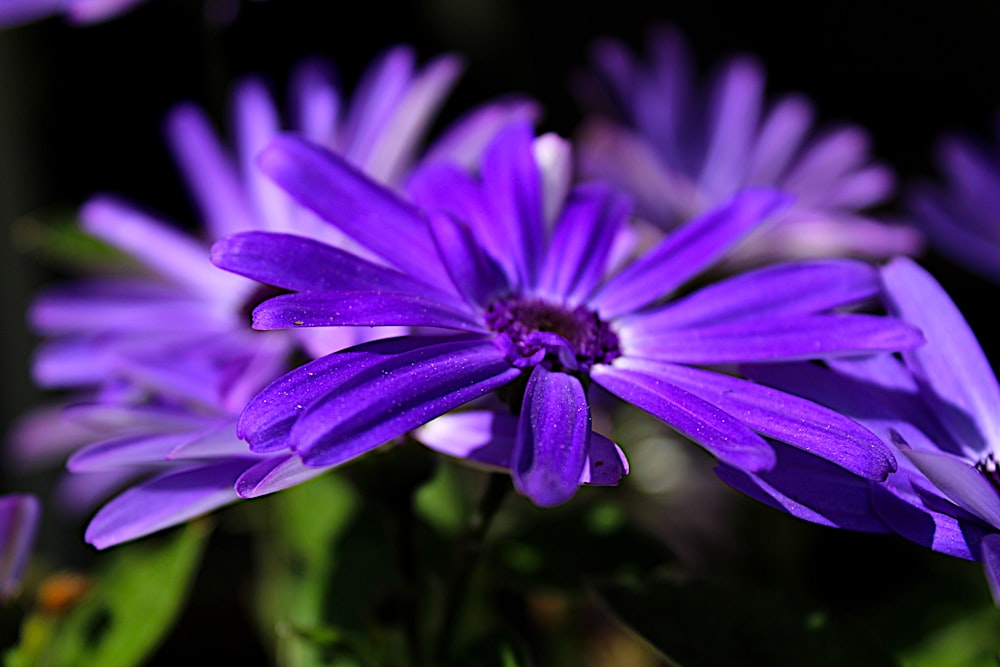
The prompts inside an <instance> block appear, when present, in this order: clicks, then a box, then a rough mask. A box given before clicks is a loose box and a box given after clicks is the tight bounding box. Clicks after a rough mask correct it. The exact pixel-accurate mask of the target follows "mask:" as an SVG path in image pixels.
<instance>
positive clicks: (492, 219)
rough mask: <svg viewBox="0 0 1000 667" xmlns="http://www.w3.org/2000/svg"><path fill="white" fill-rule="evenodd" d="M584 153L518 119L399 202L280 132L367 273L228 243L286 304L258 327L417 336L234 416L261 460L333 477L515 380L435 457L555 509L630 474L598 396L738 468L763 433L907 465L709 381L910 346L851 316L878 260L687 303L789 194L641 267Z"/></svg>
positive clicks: (728, 218) (862, 466)
mask: <svg viewBox="0 0 1000 667" xmlns="http://www.w3.org/2000/svg"><path fill="white" fill-rule="evenodd" d="M571 159H572V158H571V154H570V150H569V148H568V145H567V144H564V143H562V142H561V140H558V139H557V138H555V137H552V136H550V135H546V136H543V137H541V138H538V139H537V140H536V139H535V136H534V132H533V130H532V127H531V125H530V124H529V123H527V122H514V123H511V124H510V125H509V126H508V127H506V128H505V129H504V130H502V131H501V132H500V133H499V134H498V135H497V137H496V138H495V139H494V141H493V142H492V143H491V144H490V146H489V147H488V148H487V149H486V152H485V153H484V155H483V159H482V163H481V166H480V169H479V171H478V174H473V173H470V171H469V170H467V169H463V168H461V167H460V166H457V165H452V164H448V163H446V162H439V163H435V164H432V165H429V166H427V167H426V168H422V169H420V170H418V172H417V173H415V175H414V177H413V179H412V180H411V183H410V187H409V194H410V197H411V199H412V203H410V202H407V201H405V200H404V199H402V198H401V197H399V196H397V195H396V194H395V193H393V192H392V191H390V190H388V189H386V188H384V187H382V186H380V185H379V184H377V183H376V182H374V181H372V180H371V179H369V178H367V177H366V176H365V175H364V174H362V173H360V172H359V171H358V170H356V169H354V168H353V167H352V166H351V165H350V164H348V163H347V162H346V161H344V160H343V159H341V158H339V157H338V156H336V155H334V154H332V153H330V152H328V151H326V150H324V149H323V148H322V147H320V146H317V145H314V144H311V143H310V142H308V141H305V140H303V139H301V138H298V137H293V136H283V137H280V138H278V139H276V140H275V141H273V142H272V143H271V144H270V145H269V146H268V148H267V149H265V151H264V152H263V153H262V155H261V167H262V169H263V170H264V172H265V173H267V174H268V175H269V176H271V177H272V178H273V179H274V180H275V181H276V182H277V183H278V184H279V185H280V186H282V187H283V188H284V189H285V190H286V191H287V192H288V193H289V194H291V195H292V196H293V197H294V198H295V199H297V200H298V201H299V202H300V203H301V204H302V205H304V206H305V207H307V208H310V209H312V210H313V211H314V212H315V213H316V214H317V215H318V216H319V217H320V218H322V219H324V220H326V221H327V222H329V223H331V224H332V225H334V226H336V227H338V228H339V229H340V230H341V231H342V232H343V233H344V234H346V235H347V236H349V237H350V238H351V239H352V240H353V241H354V242H355V243H357V244H358V245H359V246H361V247H363V248H364V249H365V250H366V251H367V253H368V254H369V256H371V257H373V258H374V260H375V261H368V260H366V259H364V258H361V257H358V256H356V255H354V254H352V253H349V252H345V251H343V250H340V249H338V248H335V247H332V246H329V245H325V244H323V243H322V242H319V241H316V240H312V239H306V238H302V237H297V236H292V235H280V234H270V233H264V232H251V233H244V234H237V235H234V236H232V237H229V238H226V239H223V240H222V241H219V242H217V243H216V244H215V246H214V248H213V261H214V262H215V263H216V264H217V265H218V266H221V267H223V268H225V269H228V270H230V271H233V272H235V273H239V274H241V275H244V276H247V277H250V278H254V279H256V280H259V281H260V282H262V283H264V284H267V285H270V286H273V287H276V288H279V289H281V290H287V291H288V292H290V293H289V294H284V295H281V296H277V297H274V298H272V299H270V300H267V301H265V302H263V303H262V304H260V305H259V306H258V307H257V308H256V309H255V311H254V326H255V328H257V329H275V328H293V329H295V328H303V327H326V326H375V327H381V326H407V327H412V328H413V332H412V333H411V334H409V335H404V336H401V337H394V338H389V339H384V340H377V341H373V342H370V343H367V344H364V345H361V346H356V347H352V348H349V349H346V350H343V351H340V352H337V353H334V354H330V355H327V356H325V357H321V358H319V359H317V360H315V361H312V362H310V363H308V364H305V365H303V366H301V367H300V368H298V369H296V370H294V371H292V372H290V373H288V374H286V375H285V376H283V377H282V378H280V379H278V380H276V381H275V382H274V383H272V384H271V385H269V386H268V387H267V388H265V389H264V390H263V391H262V392H261V393H260V394H258V395H257V396H256V397H255V398H254V399H252V400H251V402H250V404H249V405H248V406H247V408H246V409H245V410H244V412H243V414H242V415H241V417H240V424H239V432H240V435H241V437H243V438H245V439H246V440H247V441H248V442H249V444H250V448H251V449H252V450H253V451H256V452H259V453H273V452H283V451H284V452H293V453H294V454H295V455H296V456H297V457H299V458H300V459H301V460H302V462H303V463H304V464H305V465H306V466H329V465H335V464H340V463H343V462H345V461H348V460H350V459H352V458H354V457H357V456H359V455H361V454H363V453H365V452H367V451H370V450H372V449H373V448H375V447H377V446H379V445H381V444H383V443H385V442H387V441H390V440H392V439H393V438H396V437H398V436H400V435H402V434H404V433H405V432H407V431H410V430H412V429H415V428H417V427H420V426H421V425H424V424H426V423H427V422H429V421H431V420H432V419H435V418H438V417H440V416H442V415H445V414H446V413H449V411H451V410H453V409H455V408H459V407H461V406H464V405H466V404H468V403H470V402H473V401H478V400H479V399H484V400H486V399H487V398H488V397H489V396H490V395H491V394H493V393H494V392H497V390H501V389H502V388H506V389H507V396H508V398H507V400H508V402H509V405H508V406H507V410H506V416H504V417H500V418H498V417H497V416H496V414H497V412H496V411H490V412H482V411H478V410H473V411H471V414H470V412H458V413H455V415H454V418H455V419H458V420H459V421H460V423H459V424H458V425H457V426H456V427H455V428H457V429H462V431H461V432H462V433H463V434H465V435H466V436H469V437H470V439H471V440H473V441H475V442H477V443H480V444H479V446H477V447H469V446H463V445H462V444H461V440H462V438H455V437H452V436H449V433H452V434H453V433H454V431H452V430H451V429H450V428H449V427H448V425H447V424H444V425H441V424H440V423H438V425H439V427H437V428H434V429H430V431H431V433H432V436H431V437H430V440H432V441H429V442H427V444H429V445H430V446H432V447H435V448H439V449H442V450H444V451H449V448H451V447H455V448H457V449H461V455H462V456H464V457H466V458H469V459H471V460H474V461H475V460H477V459H478V460H480V461H481V462H483V463H487V464H495V465H501V466H504V465H506V466H507V467H509V469H510V472H511V475H512V478H513V482H514V485H515V488H516V489H517V490H518V491H519V492H520V493H522V494H523V495H525V496H527V497H529V498H530V499H531V500H532V501H533V502H535V503H536V504H539V505H543V506H550V505H556V504H559V503H561V502H565V501H566V500H568V499H569V498H570V497H572V495H573V494H574V493H575V492H576V490H577V488H578V487H579V485H580V483H581V482H584V481H587V480H591V481H595V482H596V483H609V482H613V481H615V478H616V477H617V476H620V475H621V474H623V473H624V472H625V470H626V464H625V463H624V460H623V459H622V457H621V455H620V452H619V451H618V450H617V448H616V447H614V446H613V445H612V444H611V443H610V441H608V440H607V439H606V438H604V437H603V436H601V435H599V434H595V433H593V432H592V429H591V415H590V406H589V401H588V392H589V391H591V385H596V386H597V387H600V388H601V389H602V390H604V391H606V392H608V393H610V394H612V395H614V396H617V397H619V398H620V399H622V400H624V401H626V402H629V403H632V404H634V405H637V406H638V407H640V408H642V409H644V410H646V411H648V412H650V413H651V414H653V415H655V416H657V417H659V418H661V419H662V420H664V421H665V422H666V423H667V424H669V425H670V426H671V427H673V428H674V429H676V430H677V431H678V432H680V433H682V434H684V435H685V436H687V437H689V438H690V439H692V440H694V441H695V442H697V443H699V444H700V445H702V446H703V447H705V448H706V449H707V450H708V451H710V452H711V453H712V454H713V455H714V456H716V457H717V458H718V460H719V461H721V462H725V463H727V464H729V465H732V466H734V467H736V468H737V469H741V470H749V471H762V470H767V469H770V468H771V467H773V465H774V463H775V454H774V450H773V449H772V447H771V445H770V444H769V442H768V441H767V440H766V439H765V438H768V439H776V440H780V441H783V442H787V443H789V444H790V445H792V446H793V447H796V448H801V449H803V450H805V451H809V452H813V453H815V454H817V455H819V456H821V457H824V458H826V459H829V460H831V461H834V462H835V463H836V464H838V465H841V466H844V467H845V468H846V469H849V470H851V471H853V472H855V473H857V474H860V475H863V476H864V477H866V478H871V479H883V478H884V477H885V475H886V474H888V472H889V471H890V470H892V469H893V468H894V466H895V463H894V460H893V458H892V456H891V454H890V453H889V451H888V448H887V447H886V446H885V445H884V444H882V443H881V442H880V441H879V440H878V439H877V438H876V437H874V436H873V435H872V434H871V433H869V432H868V431H867V430H865V429H863V428H861V427H859V426H857V425H856V424H855V423H854V422H852V421H850V420H848V419H846V418H843V417H841V416H839V415H837V414H836V413H834V412H832V411H830V410H827V409H825V408H822V407H820V406H818V405H816V404H814V403H812V402H809V401H805V400H802V399H798V398H796V397H794V396H791V395H789V394H786V393H783V392H779V391H776V390H773V389H770V388H768V387H766V386H763V385H760V384H755V383H752V382H749V381H746V380H743V379H740V378H737V377H733V376H731V375H729V374H725V373H721V372H716V371H715V370H712V369H710V368H706V367H717V366H720V365H726V364H733V363H739V362H777V361H789V360H799V359H823V358H831V357H838V356H845V355H857V354H859V353H865V352H874V351H880V350H881V351H891V350H900V349H907V348H911V347H914V346H917V345H919V344H920V343H921V342H922V337H921V335H920V333H919V332H918V331H917V330H916V329H914V328H913V327H911V326H909V325H907V324H905V323H903V322H900V321H899V320H896V319H893V318H887V317H881V316H875V315H865V314H851V313H848V312H844V309H845V308H846V307H848V306H851V305H853V304H857V303H860V302H865V301H867V300H870V299H872V298H873V297H875V296H877V294H878V291H879V281H878V276H877V271H876V270H875V269H874V268H873V267H871V266H869V265H868V264H865V263H862V262H859V261H853V260H823V261H812V262H791V263H785V264H777V265H773V266H771V267H767V268H764V269H760V270H756V271H752V272H747V273H744V274H741V275H738V276H736V277H733V278H730V279H728V280H726V281H723V282H720V283H717V284H713V285H709V286H707V287H704V288H702V289H700V290H697V291H694V292H691V293H689V294H686V295H685V296H683V297H680V298H676V295H677V292H678V291H679V288H681V287H682V286H684V285H685V284H686V283H688V282H689V280H690V279H692V278H694V277H695V276H697V275H698V274H699V273H701V272H702V271H704V270H705V269H707V268H708V267H710V266H711V265H712V264H714V263H715V262H717V261H718V260H719V259H720V258H721V257H722V256H723V255H724V254H725V253H726V252H727V251H728V250H730V249H731V248H732V247H733V246H735V245H736V244H737V243H738V242H739V241H740V240H741V239H743V238H745V237H746V235H747V234H749V233H751V232H752V231H753V230H754V229H755V228H757V227H758V226H759V225H761V224H763V223H765V221H766V220H767V219H768V218H769V217H770V216H772V215H774V214H776V213H779V211H780V210H781V209H782V207H784V206H787V205H788V203H789V198H788V197H787V195H785V194H783V193H780V192H778V191H775V190H767V189H752V190H747V191H745V192H742V193H740V194H738V195H737V196H736V197H734V198H733V199H731V200H730V201H729V202H727V203H725V204H723V205H722V206H720V207H718V208H716V209H714V210H712V211H710V212H709V213H707V214H705V215H704V216H702V217H700V218H698V219H697V220H694V221H692V222H690V223H688V224H686V225H684V226H682V227H681V228H679V229H678V230H677V231H675V232H674V233H673V234H670V235H669V236H666V237H665V238H663V239H662V240H661V241H660V242H659V243H658V244H657V245H655V246H654V247H652V248H650V249H649V250H648V251H647V252H645V253H642V254H641V255H640V256H638V257H634V256H633V254H632V253H630V252H629V251H628V250H627V248H628V238H629V234H630V228H629V224H628V223H629V221H630V204H629V201H628V200H627V199H626V198H625V197H623V196H622V195H620V194H618V193H617V192H616V191H615V190H614V189H613V188H611V187H609V186H606V185H603V184H600V183H596V182H595V183H583V184H580V185H576V186H573V187H571V186H570V185H569V183H570V182H571V172H572V170H571V168H570V163H571ZM669 297H675V298H674V299H673V300H668V298H669ZM595 341H597V342H596V343H595ZM508 385H510V386H509V387H508ZM511 397H512V398H511ZM470 407H472V408H479V404H478V403H477V404H475V405H473V406H470ZM511 414H513V415H516V419H514V420H513V421H512V420H511V419H510V418H509V415H511ZM445 419H446V420H447V419H449V417H448V416H446V417H445ZM433 434H437V436H434V435H433ZM424 435H426V432H425V433H424ZM609 471H610V472H609Z"/></svg>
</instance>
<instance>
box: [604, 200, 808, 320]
mask: <svg viewBox="0 0 1000 667" xmlns="http://www.w3.org/2000/svg"><path fill="white" fill-rule="evenodd" d="M790 202H791V199H790V197H789V196H788V195H786V194H784V193H782V192H780V191H777V190H767V189H754V190H746V191H744V192H742V193H740V194H739V195H737V196H736V197H734V198H733V199H732V200H730V201H729V203H727V204H725V205H723V206H721V207H719V208H717V209H715V210H713V211H711V212H709V213H707V214H706V215H703V216H701V217H700V218H698V219H697V220H692V221H691V222H689V223H687V224H685V225H684V226H682V227H680V228H679V229H678V230H677V231H675V232H674V233H672V234H670V235H669V236H667V237H666V238H665V239H663V241H661V242H660V244H659V245H657V246H656V247H655V248H653V249H652V250H651V251H649V252H648V253H646V254H645V255H643V257H642V258H641V259H639V260H638V261H636V262H633V263H632V264H631V265H630V266H629V267H628V268H626V269H625V270H623V271H622V272H621V273H619V274H618V275H616V276H615V277H614V278H612V279H611V280H609V281H608V282H607V283H605V284H604V286H603V287H601V288H600V289H599V290H598V291H597V294H596V295H595V296H594V297H593V298H591V299H590V300H589V303H590V306H591V307H592V308H596V309H597V310H599V311H600V312H601V314H602V316H604V317H615V316H618V315H623V314H625V313H628V312H630V311H634V310H638V309H639V308H642V307H643V306H647V305H649V304H651V303H653V302H654V301H656V300H657V299H659V298H660V297H662V296H664V295H665V294H667V293H669V292H670V291H671V290H673V289H674V288H676V287H678V286H679V285H681V284H682V283H684V282H685V281H687V280H688V279H689V278H691V277H693V276H695V275H696V274H698V273H699V272H700V271H702V270H703V269H705V268H706V267H708V266H709V265H711V264H712V263H713V262H715V261H716V260H717V259H718V258H719V257H721V256H722V255H723V254H724V253H725V252H726V251H727V250H729V249H730V248H731V247H732V246H734V245H735V244H736V243H737V242H738V241H739V240H740V239H742V238H743V237H744V236H745V235H746V234H747V233H749V232H750V231H751V230H753V229H754V228H755V227H757V226H758V225H759V224H761V223H762V222H763V221H764V220H765V219H767V218H768V217H769V216H771V215H773V214H774V213H776V212H777V211H779V210H780V209H782V208H784V207H785V206H787V205H788V204H789V203H790Z"/></svg>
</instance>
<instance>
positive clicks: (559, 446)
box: [511, 365, 590, 507]
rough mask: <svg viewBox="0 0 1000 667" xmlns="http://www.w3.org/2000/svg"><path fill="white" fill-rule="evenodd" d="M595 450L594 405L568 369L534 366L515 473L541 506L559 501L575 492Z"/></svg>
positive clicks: (523, 489)
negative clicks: (592, 431)
mask: <svg viewBox="0 0 1000 667" xmlns="http://www.w3.org/2000/svg"><path fill="white" fill-rule="evenodd" d="M589 450H590V406H589V405H588V404H587V396H586V394H585V393H584V390H583V385H581V384H580V381H579V380H577V379H576V378H575V377H573V376H572V375H569V374H568V373H561V372H553V371H549V370H548V369H546V368H545V366H542V365H539V366H535V370H534V371H532V373H531V377H530V378H529V379H528V386H527V388H526V389H525V392H524V405H523V407H522V409H521V418H520V420H519V421H518V428H517V437H516V440H515V444H514V457H513V464H514V465H513V466H512V468H511V474H512V476H513V478H514V488H516V489H517V491H518V493H521V494H523V495H525V496H527V497H528V498H530V499H531V501H532V502H533V503H535V504H536V505H540V506H542V507H553V506H555V505H560V504H562V503H564V502H566V501H567V500H569V499H570V498H572V497H573V495H574V494H575V493H576V490H577V489H578V488H579V486H580V476H581V475H582V474H583V470H584V464H585V462H586V460H587V454H588V452H589Z"/></svg>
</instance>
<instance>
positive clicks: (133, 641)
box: [5, 522, 208, 667]
mask: <svg viewBox="0 0 1000 667" xmlns="http://www.w3.org/2000/svg"><path fill="white" fill-rule="evenodd" d="M207 537H208V530H207V526H206V524H205V523H204V522H201V523H193V524H189V525H188V526H186V527H185V528H183V529H180V530H177V531H174V532H172V533H171V534H170V535H168V536H164V537H160V538H156V539H152V540H145V541H143V542H140V543H135V544H128V545H125V546H122V547H118V548H116V549H115V550H114V551H112V552H109V553H108V554H107V557H106V558H105V559H104V560H103V562H102V565H101V568H100V571H99V572H98V573H97V575H96V576H95V577H94V579H93V584H92V586H91V590H90V592H89V593H88V594H87V595H86V597H85V598H83V599H82V600H81V601H80V603H79V604H78V605H77V606H75V607H73V608H72V609H70V610H69V611H68V612H67V613H65V614H64V615H57V614H56V613H55V612H51V611H44V610H43V611H37V612H34V613H33V614H31V615H29V616H28V617H27V618H26V619H25V622H24V624H23V626H22V631H21V644H20V645H19V646H17V647H16V648H14V649H12V650H11V651H10V652H8V653H7V655H6V656H5V665H6V667H50V666H51V667H93V666H94V665H100V666H101V667H131V666H133V665H138V664H141V663H142V662H143V661H144V660H145V659H147V658H148V657H149V656H150V655H151V654H152V652H153V650H154V649H155V648H156V647H157V645H158V644H159V643H160V642H161V641H162V640H163V638H164V637H165V636H166V634H167V632H168V631H169V630H170V628H171V627H172V626H173V624H174V622H175V620H176V619H177V617H178V614H179V612H180V610H181V608H182V606H183V604H184V601H185V599H186V598H187V594H188V591H189V589H190V586H191V582H192V581H193V579H194V576H195V574H196V573H197V571H198V564H199V563H200V562H201V556H202V553H203V551H204V546H205V543H206V541H207Z"/></svg>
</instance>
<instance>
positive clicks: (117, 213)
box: [80, 197, 242, 294]
mask: <svg viewBox="0 0 1000 667" xmlns="http://www.w3.org/2000/svg"><path fill="white" fill-rule="evenodd" d="M80 218H81V220H82V221H83V227H84V229H85V230H86V231H87V232H89V233H91V234H93V235H94V236H96V237H98V238H100V239H101V240H103V241H106V242H107V243H110V244H111V245H113V246H115V247H116V248H118V249H120V250H122V251H124V252H127V253H129V254H130V255H133V256H134V257H136V258H138V259H140V260H141V261H142V262H143V263H145V264H146V265H147V266H148V267H150V268H151V269H153V270H154V271H156V272H158V273H159V274H160V275H162V276H164V277H165V278H168V279H170V280H172V281H174V282H175V283H177V284H178V285H181V286H184V287H186V288H187V289H190V290H191V291H192V292H193V293H195V294H213V293H217V292H218V291H220V290H222V291H225V290H227V289H236V290H239V289H241V285H242V281H240V280H239V279H238V278H235V277H234V276H228V275H226V274H225V273H222V272H220V271H219V270H217V269H216V268H215V267H213V266H212V264H211V262H209V261H208V259H209V256H208V248H206V247H205V246H204V245H202V244H201V243H199V242H197V241H195V240H194V239H193V238H191V237H189V236H186V235H184V234H182V233H181V232H180V231H179V230H176V229H173V228H171V227H169V226H167V225H166V224H165V223H163V222H161V221H159V220H156V219H154V218H152V217H150V216H148V215H146V214H144V213H141V212H140V211H138V210H136V209H134V208H132V207H130V206H127V205H125V204H123V203H121V202H118V201H115V200H114V199H111V198H108V197H96V198H94V199H91V200H90V201H89V202H87V204H85V205H84V207H83V208H82V209H81V211H80Z"/></svg>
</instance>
